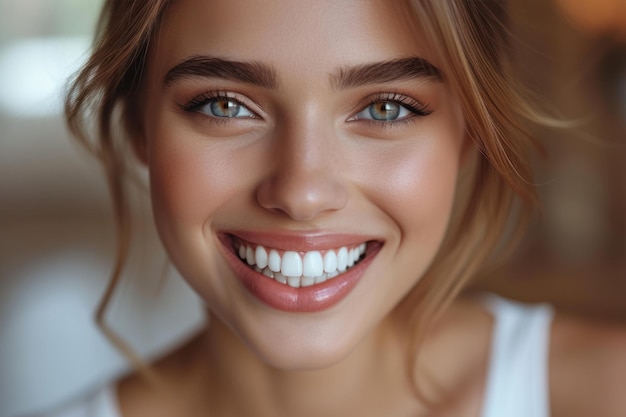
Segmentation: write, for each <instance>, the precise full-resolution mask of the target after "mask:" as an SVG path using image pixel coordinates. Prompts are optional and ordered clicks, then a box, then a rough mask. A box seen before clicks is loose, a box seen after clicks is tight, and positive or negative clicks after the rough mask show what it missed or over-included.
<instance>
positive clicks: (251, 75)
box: [163, 55, 278, 89]
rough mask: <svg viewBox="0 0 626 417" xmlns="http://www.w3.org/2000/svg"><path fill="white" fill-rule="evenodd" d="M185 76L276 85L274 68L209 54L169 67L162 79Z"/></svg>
mask: <svg viewBox="0 0 626 417" xmlns="http://www.w3.org/2000/svg"><path fill="white" fill-rule="evenodd" d="M186 77H205V78H222V79H225V80H232V81H240V82H244V83H247V84H254V85H258V86H260V87H264V88H268V89H273V88H276V87H277V84H278V83H277V82H276V73H275V72H274V70H273V69H272V68H271V67H269V66H267V65H265V64H262V63H259V62H238V61H228V60H224V59H221V58H215V57H210V56H200V55H196V56H192V57H189V58H187V59H185V60H184V61H182V62H181V63H179V64H177V65H176V66H174V67H173V68H171V69H170V70H169V71H168V72H167V74H165V77H164V79H163V82H164V83H165V85H172V84H173V83H174V82H175V81H177V80H179V79H181V78H186Z"/></svg>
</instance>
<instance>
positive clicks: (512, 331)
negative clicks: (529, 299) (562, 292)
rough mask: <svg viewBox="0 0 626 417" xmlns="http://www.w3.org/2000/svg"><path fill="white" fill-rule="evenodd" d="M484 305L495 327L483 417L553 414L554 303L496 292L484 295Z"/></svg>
mask: <svg viewBox="0 0 626 417" xmlns="http://www.w3.org/2000/svg"><path fill="white" fill-rule="evenodd" d="M484 304H485V305H486V307H487V308H488V309H489V311H490V312H491V313H492V314H493V316H494V328H493V335H492V340H491V354H490V361H489V369H488V376H487V381H486V391H485V398H484V405H483V413H482V417H502V416H506V417H531V416H532V417H549V415H550V394H549V384H548V354H549V344H550V325H551V323H552V317H553V315H554V313H553V309H552V307H551V306H550V305H548V304H537V305H527V304H522V303H517V302H513V301H509V300H506V299H504V298H501V297H498V296H495V295H489V296H486V297H485V299H484Z"/></svg>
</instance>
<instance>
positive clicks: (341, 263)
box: [337, 248, 348, 272]
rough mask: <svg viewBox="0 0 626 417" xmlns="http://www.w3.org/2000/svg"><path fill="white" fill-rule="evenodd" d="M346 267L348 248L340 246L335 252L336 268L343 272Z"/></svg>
mask: <svg viewBox="0 0 626 417" xmlns="http://www.w3.org/2000/svg"><path fill="white" fill-rule="evenodd" d="M347 267H348V249H346V248H341V249H339V253H337V269H338V270H339V272H343V271H345V270H346V268H347Z"/></svg>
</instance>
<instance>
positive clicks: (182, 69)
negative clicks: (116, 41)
mask: <svg viewBox="0 0 626 417" xmlns="http://www.w3.org/2000/svg"><path fill="white" fill-rule="evenodd" d="M187 77H204V78H221V79H225V80H231V81H239V82H244V83H247V84H253V85H258V86H260V87H263V88H267V89H275V88H277V87H278V82H277V76H276V71H275V70H274V69H273V68H272V67H270V66H268V65H266V64H263V63H260V62H254V61H251V62H240V61H231V60H225V59H221V58H216V57H211V56H201V55H195V56H191V57H189V58H187V59H185V60H183V61H182V62H181V63H179V64H177V65H175V66H174V67H173V68H171V69H170V70H169V71H168V72H167V73H166V74H165V77H164V80H163V82H164V83H165V85H172V84H173V83H174V82H176V81H177V80H179V79H182V78H187ZM419 78H425V79H432V80H435V81H439V82H440V81H443V75H442V74H441V71H440V70H439V68H437V67H436V66H435V65H433V64H431V63H430V62H428V61H427V60H425V59H424V58H420V57H409V58H400V59H394V60H389V61H382V62H374V63H370V64H363V65H357V66H352V67H342V68H340V69H339V70H338V71H337V72H336V73H335V74H331V75H330V81H331V84H332V86H333V88H334V89H337V90H343V89H348V88H354V87H359V86H362V85H368V84H378V83H387V82H392V81H405V80H413V79H419Z"/></svg>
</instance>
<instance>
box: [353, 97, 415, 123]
mask: <svg viewBox="0 0 626 417" xmlns="http://www.w3.org/2000/svg"><path fill="white" fill-rule="evenodd" d="M411 114H413V112H412V111H411V110H409V109H407V108H406V107H404V106H402V105H401V104H398V103H395V102H393V101H380V102H376V103H372V104H370V105H369V106H367V107H366V108H365V109H363V110H361V111H360V112H359V113H357V114H356V118H357V119H370V120H376V121H381V122H386V121H394V120H399V119H404V118H406V117H410V116H411Z"/></svg>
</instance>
